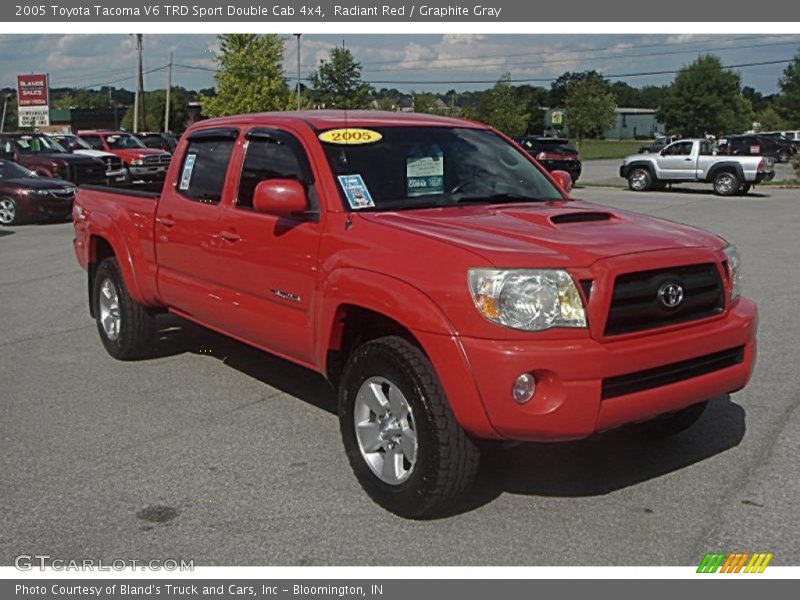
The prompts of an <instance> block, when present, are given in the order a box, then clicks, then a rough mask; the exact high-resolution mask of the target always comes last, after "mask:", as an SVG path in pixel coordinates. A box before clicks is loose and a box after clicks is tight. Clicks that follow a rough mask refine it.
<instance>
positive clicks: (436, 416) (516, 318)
mask: <svg viewBox="0 0 800 600" xmlns="http://www.w3.org/2000/svg"><path fill="white" fill-rule="evenodd" d="M175 156H176V158H175V160H174V161H173V162H172V164H171V165H170V168H169V175H168V179H169V181H170V182H175V185H165V186H163V190H162V191H161V192H160V193H145V192H138V193H131V192H129V191H126V190H124V189H120V188H111V187H108V188H103V187H94V186H83V187H81V188H80V190H79V191H78V196H77V199H76V203H75V208H74V211H73V216H74V223H75V241H74V246H75V252H76V255H77V258H78V262H79V264H80V265H81V266H82V267H83V268H84V269H86V271H87V276H88V289H89V290H90V292H89V296H88V303H89V310H90V313H91V314H92V315H93V316H94V318H95V319H96V323H97V328H98V333H99V336H100V340H101V342H102V344H103V346H104V347H105V349H106V350H107V351H108V353H109V354H110V355H111V356H113V357H115V358H117V359H123V360H126V359H133V358H141V357H144V356H152V355H153V353H154V352H157V351H158V349H157V348H156V347H154V342H153V340H154V333H155V331H156V325H155V322H154V316H153V315H154V313H156V312H160V311H164V310H168V311H171V312H173V313H175V314H176V315H180V316H182V317H184V318H187V319H189V320H192V321H194V322H197V323H199V324H201V325H204V326H208V327H211V328H212V329H214V330H216V331H219V332H223V333H226V334H229V335H231V336H233V337H235V338H236V339H239V340H242V341H245V342H247V343H249V344H252V345H253V346H255V347H257V348H261V349H263V350H267V351H270V352H273V353H275V354H277V355H279V356H282V357H284V358H285V359H287V360H290V361H293V362H295V363H298V364H300V365H303V366H305V367H307V368H309V369H312V370H314V371H317V372H319V373H321V374H323V375H324V376H326V377H327V378H328V380H329V381H330V382H331V384H332V385H333V386H335V387H336V388H337V389H338V398H339V400H338V411H337V412H338V416H339V420H340V429H341V434H342V439H343V442H344V447H345V452H346V454H347V457H348V459H349V461H350V464H351V466H352V468H353V471H354V473H355V475H356V477H357V479H358V480H359V482H360V483H361V485H362V486H363V488H364V489H365V490H366V492H367V493H368V494H369V495H370V496H371V497H372V498H373V499H374V500H375V501H377V502H378V503H379V504H380V505H381V506H383V507H385V508H386V509H388V510H390V511H393V512H395V513H397V514H400V515H403V516H406V517H415V518H419V517H423V516H429V515H433V514H437V513H441V511H446V510H447V507H448V506H449V505H451V504H452V503H453V502H454V501H455V500H456V499H457V498H458V497H459V496H460V495H462V494H464V493H465V491H466V489H467V488H468V487H469V485H470V483H471V482H472V481H473V479H474V477H475V474H476V471H477V466H478V461H479V454H480V451H479V444H478V443H477V442H476V440H479V439H482V438H485V439H492V440H538V441H556V440H573V439H577V438H584V437H587V436H589V435H592V434H593V433H595V432H597V431H603V430H606V429H611V428H614V427H618V426H622V425H625V424H632V423H637V422H640V421H645V420H648V419H650V420H652V419H656V420H655V421H651V422H650V424H649V425H647V426H646V427H647V428H648V431H649V433H650V435H652V436H655V435H670V434H674V433H676V432H678V431H680V430H683V429H686V428H687V427H689V426H690V425H691V424H692V423H694V422H695V421H697V419H698V418H699V417H700V415H701V414H702V412H703V409H704V407H705V405H706V402H707V401H708V399H709V398H714V397H718V396H720V395H722V394H726V393H732V392H734V391H736V390H740V389H741V388H743V387H744V386H745V385H746V384H747V382H748V380H749V378H750V374H751V372H752V369H753V364H754V360H755V352H756V324H757V309H756V305H755V304H754V303H753V302H752V301H751V300H748V299H746V298H744V297H742V296H741V280H740V274H739V258H738V254H737V253H736V250H735V248H734V247H733V246H731V245H730V244H728V242H726V241H725V240H724V239H722V238H720V237H719V236H717V235H714V234H712V233H709V232H706V231H703V230H700V229H697V228H694V227H691V226H689V225H683V224H680V223H676V222H672V221H665V220H661V219H658V218H655V217H652V216H648V215H644V214H640V213H635V212H628V211H624V210H620V209H616V208H610V207H606V206H599V205H595V204H590V203H586V202H581V201H577V200H573V199H572V198H570V196H569V194H568V193H567V192H566V191H565V190H566V189H568V188H569V184H570V178H569V175H568V174H567V173H565V172H559V171H557V172H554V173H553V174H552V175H551V174H549V173H548V172H547V171H546V170H545V169H544V167H542V166H541V165H540V164H538V163H537V162H536V161H535V160H534V159H533V157H531V156H530V155H529V154H527V153H525V152H523V151H521V150H520V149H519V147H518V146H516V145H512V144H510V143H508V142H507V141H506V140H505V138H503V137H502V136H500V135H498V134H497V133H495V132H494V131H493V130H492V129H491V128H489V127H486V126H484V125H481V124H478V123H474V122H471V121H463V120H459V119H449V118H445V117H439V116H434V115H425V114H414V113H393V112H392V113H387V112H379V111H347V112H343V111H333V110H327V111H319V112H314V111H309V112H284V113H262V114H258V115H242V116H235V117H226V118H222V119H211V120H206V121H201V122H199V123H196V124H194V125H192V126H191V127H190V129H189V130H188V131H187V133H186V134H185V135H184V136H183V138H182V139H181V141H180V144H179V145H178V148H177V151H176V155H175ZM748 160H749V159H748ZM557 182H560V184H559V183H557ZM562 186H563V187H562ZM132 214H134V215H136V217H137V218H136V219H132V218H131V215H132ZM95 368H102V367H101V366H97V365H95ZM184 385H191V382H186V383H185V384H184ZM271 418H272V419H275V420H279V419H281V416H280V414H278V413H276V414H274V415H272V417H271ZM298 435H309V436H313V435H314V432H313V431H309V432H299V433H298ZM662 449H663V448H662Z"/></svg>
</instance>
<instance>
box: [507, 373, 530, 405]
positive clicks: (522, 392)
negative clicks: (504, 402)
mask: <svg viewBox="0 0 800 600" xmlns="http://www.w3.org/2000/svg"><path fill="white" fill-rule="evenodd" d="M535 391H536V378H535V377H534V376H533V375H531V374H530V373H523V374H522V375H520V376H519V377H517V380H516V381H515V382H514V387H513V388H511V395H512V396H513V397H514V402H516V403H517V404H525V403H526V402H527V401H528V400H530V399H531V398H533V393H534V392H535Z"/></svg>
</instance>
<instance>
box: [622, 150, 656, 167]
mask: <svg viewBox="0 0 800 600" xmlns="http://www.w3.org/2000/svg"><path fill="white" fill-rule="evenodd" d="M658 156H659V153H658V152H639V153H637V154H629V155H628V156H626V157H625V158H623V159H622V164H623V165H627V164H628V163H631V162H633V161H635V160H653V159H655V158H658Z"/></svg>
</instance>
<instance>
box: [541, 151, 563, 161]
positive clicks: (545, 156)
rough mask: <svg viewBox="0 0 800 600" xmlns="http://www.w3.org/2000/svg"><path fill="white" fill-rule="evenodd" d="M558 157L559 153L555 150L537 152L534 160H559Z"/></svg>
mask: <svg viewBox="0 0 800 600" xmlns="http://www.w3.org/2000/svg"><path fill="white" fill-rule="evenodd" d="M560 158H561V155H560V154H556V153H555V152H539V154H537V155H536V160H559V159H560Z"/></svg>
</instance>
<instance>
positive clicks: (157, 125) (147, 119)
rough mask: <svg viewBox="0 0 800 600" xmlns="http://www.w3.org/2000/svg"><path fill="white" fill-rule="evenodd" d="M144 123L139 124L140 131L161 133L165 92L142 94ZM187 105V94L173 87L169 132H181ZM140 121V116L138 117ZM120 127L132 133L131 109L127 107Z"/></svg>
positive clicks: (186, 116)
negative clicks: (144, 107) (144, 109)
mask: <svg viewBox="0 0 800 600" xmlns="http://www.w3.org/2000/svg"><path fill="white" fill-rule="evenodd" d="M143 98H144V105H145V106H146V107H147V110H146V111H145V113H144V121H141V120H140V122H139V130H140V131H163V129H164V109H165V108H166V104H167V92H166V90H153V91H152V92H145V93H144V96H143ZM188 103H189V100H188V93H187V91H186V90H185V89H183V88H181V87H173V88H172V91H171V92H170V98H169V128H170V130H171V131H183V129H184V127H185V125H186V121H187V119H188V118H189V115H188V113H187V111H186V107H187V105H188ZM139 118H140V119H141V116H140V117H139ZM120 126H121V127H123V128H124V129H127V130H128V131H133V107H132V106H130V107H128V110H127V111H126V112H125V115H124V116H123V117H122V120H121V121H120Z"/></svg>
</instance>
